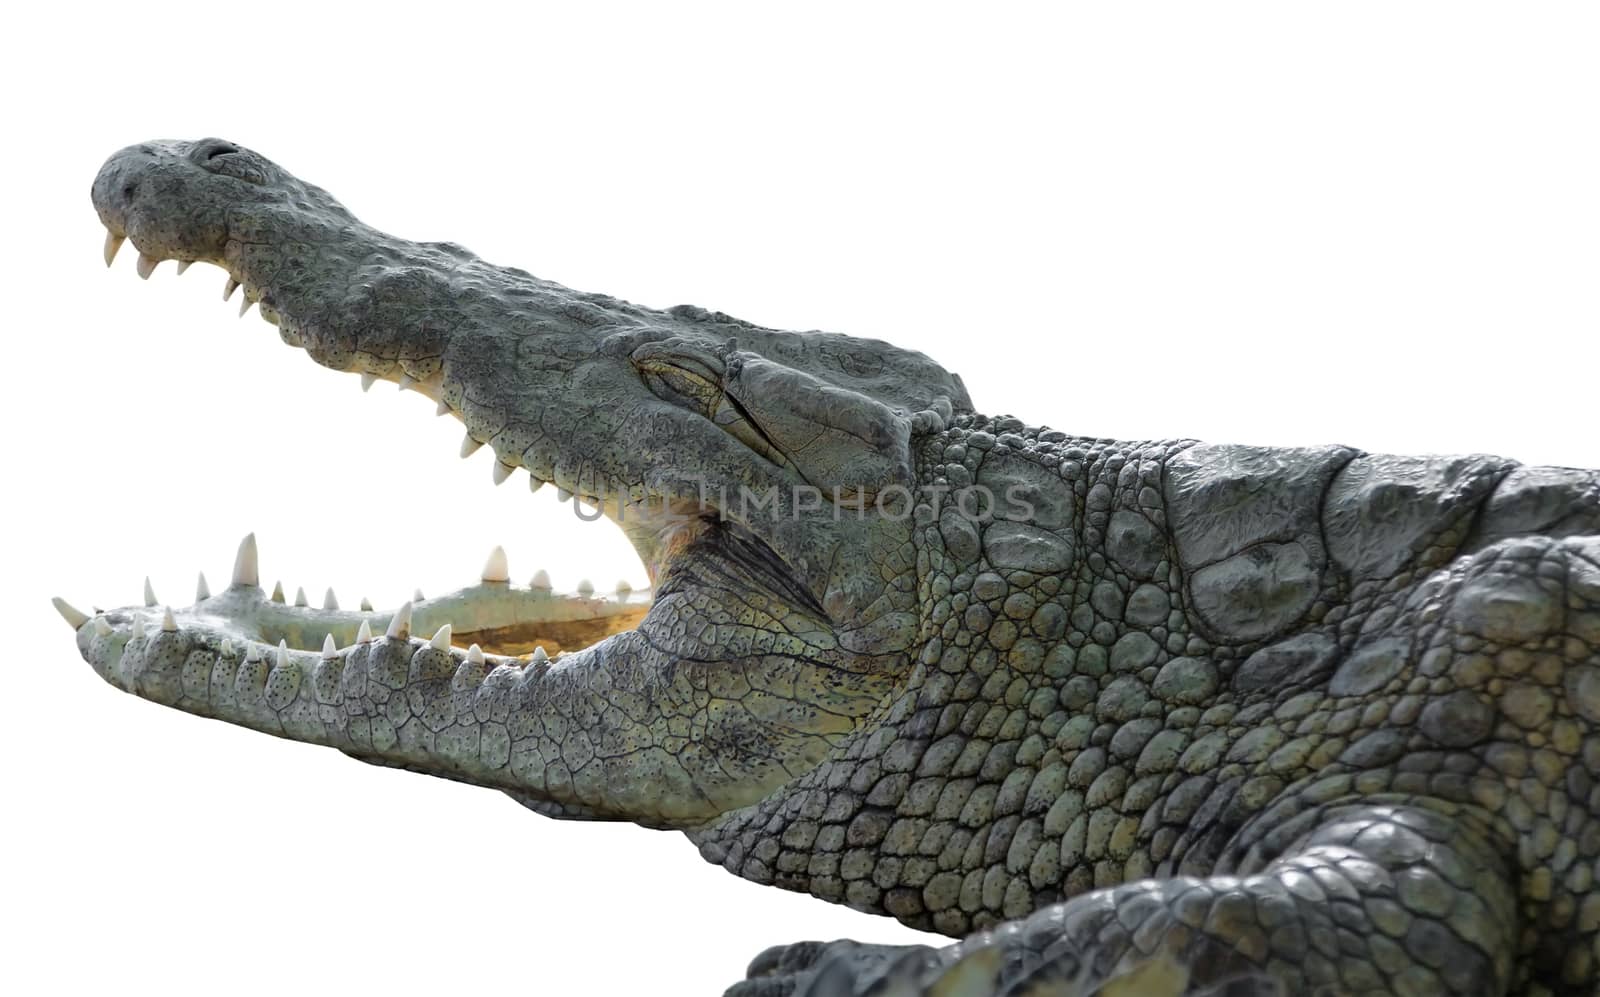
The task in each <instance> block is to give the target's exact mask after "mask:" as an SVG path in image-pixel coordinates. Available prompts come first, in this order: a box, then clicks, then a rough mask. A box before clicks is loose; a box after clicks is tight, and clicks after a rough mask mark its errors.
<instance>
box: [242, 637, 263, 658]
mask: <svg viewBox="0 0 1600 997" xmlns="http://www.w3.org/2000/svg"><path fill="white" fill-rule="evenodd" d="M244 660H245V661H247V662H254V661H260V660H261V648H259V647H257V646H256V644H255V641H250V640H247V641H245V642H244Z"/></svg>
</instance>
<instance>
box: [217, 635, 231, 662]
mask: <svg viewBox="0 0 1600 997" xmlns="http://www.w3.org/2000/svg"><path fill="white" fill-rule="evenodd" d="M217 650H218V651H219V652H220V653H221V654H222V655H223V656H224V657H228V658H231V657H233V641H232V640H230V639H228V638H227V637H224V638H222V646H221V647H220V648H218V649H217Z"/></svg>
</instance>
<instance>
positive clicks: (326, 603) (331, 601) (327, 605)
mask: <svg viewBox="0 0 1600 997" xmlns="http://www.w3.org/2000/svg"><path fill="white" fill-rule="evenodd" d="M322 608H323V609H327V610H334V609H338V608H339V599H338V597H337V596H335V595H334V594H333V589H331V588H330V589H329V590H328V591H327V592H326V593H325V594H324V595H323V596H322Z"/></svg>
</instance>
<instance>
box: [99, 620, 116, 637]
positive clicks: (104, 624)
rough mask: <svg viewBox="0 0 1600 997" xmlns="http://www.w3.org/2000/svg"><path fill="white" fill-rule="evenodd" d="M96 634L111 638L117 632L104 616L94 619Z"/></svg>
mask: <svg viewBox="0 0 1600 997" xmlns="http://www.w3.org/2000/svg"><path fill="white" fill-rule="evenodd" d="M94 632H95V633H96V634H97V635H99V636H101V637H110V636H111V635H112V634H113V633H115V632H116V631H114V630H113V629H112V628H111V623H110V621H108V620H107V619H106V618H105V617H104V616H96V617H95V618H94Z"/></svg>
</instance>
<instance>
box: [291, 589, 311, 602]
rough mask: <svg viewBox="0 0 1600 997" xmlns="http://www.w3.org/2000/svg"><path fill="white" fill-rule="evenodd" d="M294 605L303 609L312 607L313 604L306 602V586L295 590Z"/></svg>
mask: <svg viewBox="0 0 1600 997" xmlns="http://www.w3.org/2000/svg"><path fill="white" fill-rule="evenodd" d="M294 604H295V605H296V606H300V607H302V608H303V607H305V606H309V605H311V603H309V602H307V601H306V589H305V586H304V585H302V586H299V587H298V588H296V589H295V590H294Z"/></svg>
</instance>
